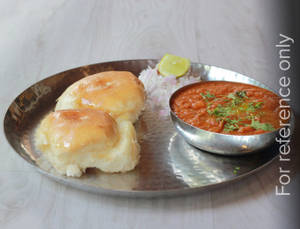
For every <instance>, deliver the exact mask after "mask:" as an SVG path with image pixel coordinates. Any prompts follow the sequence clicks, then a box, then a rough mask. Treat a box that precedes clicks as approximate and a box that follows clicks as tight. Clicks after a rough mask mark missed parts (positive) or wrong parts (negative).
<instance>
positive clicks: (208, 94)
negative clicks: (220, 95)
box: [200, 91, 215, 100]
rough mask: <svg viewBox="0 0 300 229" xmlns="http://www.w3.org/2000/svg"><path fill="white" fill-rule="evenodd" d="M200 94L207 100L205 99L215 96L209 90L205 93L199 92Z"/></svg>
mask: <svg viewBox="0 0 300 229" xmlns="http://www.w3.org/2000/svg"><path fill="white" fill-rule="evenodd" d="M200 95H201V96H202V97H203V99H205V100H207V99H210V98H215V95H212V94H210V93H209V91H206V94H204V93H200Z"/></svg>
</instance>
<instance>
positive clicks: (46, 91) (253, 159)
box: [4, 60, 278, 197]
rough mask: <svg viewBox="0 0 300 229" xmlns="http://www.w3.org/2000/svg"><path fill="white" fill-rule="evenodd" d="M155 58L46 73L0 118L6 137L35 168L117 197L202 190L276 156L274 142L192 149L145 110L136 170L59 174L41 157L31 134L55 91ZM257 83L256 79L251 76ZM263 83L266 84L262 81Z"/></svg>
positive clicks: (197, 68) (225, 74) (207, 71)
mask: <svg viewBox="0 0 300 229" xmlns="http://www.w3.org/2000/svg"><path fill="white" fill-rule="evenodd" d="M156 64H157V60H128V61H115V62H107V63H99V64H93V65H88V66H83V67H79V68H75V69H71V70H68V71H65V72H62V73H58V74H56V75H53V76H51V77H48V78H46V79H44V80H42V81H40V82H38V83H36V84H34V85H32V86H31V87H29V88H28V89H26V90H25V91H24V92H23V93H21V94H20V95H19V96H18V97H17V98H16V99H15V100H14V102H13V103H12V104H11V106H10V107H9V109H8V111H7V113H6V115H5V119H4V131H5V134H6V137H7V140H8V141H9V143H10V144H11V146H12V147H13V148H14V149H15V151H16V152H17V153H18V154H19V155H20V156H21V157H22V158H23V159H25V160H26V161H27V162H29V163H30V164H31V165H33V166H34V167H35V168H36V169H38V171H40V172H42V173H43V174H45V175H47V176H49V177H51V178H53V179H55V180H56V181H59V182H61V183H65V184H68V185H71V186H73V187H76V188H79V189H83V190H86V191H90V192H96V193H105V194H113V195H121V196H134V197H137V196H140V197H153V196H162V195H174V194H183V193H191V192H195V191H199V190H206V189H208V188H211V187H216V186H217V185H220V184H225V183H228V182H231V181H234V180H236V179H238V178H241V177H244V176H246V175H249V174H251V173H253V172H254V171H256V170H258V169H259V168H262V167H264V166H265V165H267V164H268V163H269V162H271V161H272V160H273V159H274V158H275V157H276V156H277V155H278V146H277V145H275V144H274V145H272V146H271V147H269V148H267V149H265V150H263V151H260V152H258V153H256V154H253V155H247V156H235V157H228V156H222V155H213V154H209V153H207V152H204V151H201V150H199V149H196V148H194V147H193V146H191V145H189V144H188V143H186V142H185V141H184V139H183V138H182V137H181V136H179V135H178V134H177V132H176V131H175V129H174V127H173V124H172V121H171V119H170V117H167V118H164V119H161V118H159V117H157V116H158V114H157V112H154V111H153V110H150V109H146V111H145V112H144V113H143V115H142V116H141V117H140V119H139V121H138V122H137V123H136V129H137V133H138V137H139V141H140V145H141V160H140V163H139V165H138V166H137V168H136V169H135V170H134V171H131V172H128V173H123V174H120V173H116V174H107V173H103V172H100V171H98V170H95V169H89V170H88V171H87V174H85V175H83V176H82V177H81V178H68V177H65V176H60V175H58V174H56V173H55V171H53V169H52V168H51V166H49V164H47V163H44V162H43V161H42V160H41V156H40V152H39V151H37V150H36V149H35V146H34V139H33V133H34V131H35V128H36V126H37V124H38V123H39V122H40V120H41V119H42V118H43V117H44V116H45V115H46V114H47V113H48V112H50V111H51V110H53V108H54V105H55V101H56V99H57V98H58V96H59V95H61V93H62V92H63V91H64V90H65V89H66V88H67V87H68V86H69V85H70V84H72V83H73V82H75V81H77V80H79V79H81V78H83V77H85V76H87V75H91V74H94V73H97V72H101V71H107V70H127V71H131V72H133V73H134V74H136V75H139V73H140V72H141V71H142V70H143V69H145V68H147V66H151V67H154V66H155V65H156ZM190 74H192V75H194V76H198V75H201V77H202V80H210V79H212V78H213V79H216V80H231V81H236V82H244V80H245V79H247V81H248V82H250V81H253V82H254V81H255V80H253V79H251V78H248V77H246V76H243V75H241V74H239V73H235V72H233V71H229V70H225V69H222V68H218V67H214V66H210V65H204V64H198V63H192V65H191V71H190ZM255 82H256V83H258V82H257V81H255ZM262 86H263V87H266V86H265V85H262Z"/></svg>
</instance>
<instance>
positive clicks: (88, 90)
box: [55, 71, 145, 122]
mask: <svg viewBox="0 0 300 229" xmlns="http://www.w3.org/2000/svg"><path fill="white" fill-rule="evenodd" d="M144 103H145V90H144V85H143V84H142V82H141V81H140V80H139V79H138V78H137V77H136V76H134V75H133V74H132V73H131V72H127V71H108V72H101V73H97V74H94V75H91V76H87V77H85V78H83V79H81V80H79V81H77V82H75V83H74V84H72V85H71V86H69V87H68V88H67V89H66V90H65V92H64V93H63V94H62V95H61V96H60V97H59V98H58V101H57V104H56V107H55V110H62V109H78V108H92V109H99V110H103V111H105V112H107V113H109V114H110V115H111V116H112V117H113V118H115V119H116V120H118V121H119V120H128V121H131V122H135V121H136V120H137V119H138V116H139V115H140V113H141V111H142V110H143V109H144Z"/></svg>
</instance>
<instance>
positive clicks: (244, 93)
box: [235, 91, 248, 98]
mask: <svg viewBox="0 0 300 229" xmlns="http://www.w3.org/2000/svg"><path fill="white" fill-rule="evenodd" d="M235 94H236V95H237V96H238V97H240V98H248V96H247V93H246V91H237V92H236V93H235Z"/></svg>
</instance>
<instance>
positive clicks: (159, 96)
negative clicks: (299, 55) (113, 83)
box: [139, 67, 200, 117]
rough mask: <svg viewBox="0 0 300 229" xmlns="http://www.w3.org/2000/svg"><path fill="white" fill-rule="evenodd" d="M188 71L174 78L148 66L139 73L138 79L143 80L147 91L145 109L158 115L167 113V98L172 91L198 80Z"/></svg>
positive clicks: (161, 115) (198, 79)
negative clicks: (162, 74) (160, 73)
mask: <svg viewBox="0 0 300 229" xmlns="http://www.w3.org/2000/svg"><path fill="white" fill-rule="evenodd" d="M188 74H189V72H188V73H187V74H186V75H184V76H182V77H180V78H178V79H176V77H175V76H172V75H171V76H161V75H159V74H158V71H157V68H151V67H148V68H147V69H145V70H143V71H142V72H141V73H140V76H139V79H140V80H141V81H142V82H143V84H144V86H145V90H146V93H147V103H146V109H151V110H153V111H154V112H158V114H159V117H167V116H168V115H169V104H168V103H169V98H170V96H171V95H172V93H173V92H174V91H176V90H177V89H178V88H181V87H183V86H185V85H187V84H191V83H195V82H199V81H200V76H199V77H194V76H189V75H188Z"/></svg>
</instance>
